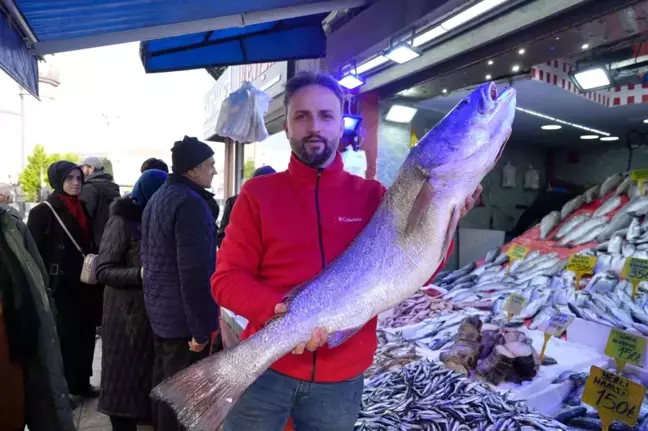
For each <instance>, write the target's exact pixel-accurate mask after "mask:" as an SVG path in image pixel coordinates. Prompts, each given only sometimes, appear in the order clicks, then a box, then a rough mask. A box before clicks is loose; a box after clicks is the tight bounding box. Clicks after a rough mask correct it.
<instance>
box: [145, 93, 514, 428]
mask: <svg viewBox="0 0 648 431" xmlns="http://www.w3.org/2000/svg"><path fill="white" fill-rule="evenodd" d="M515 105H516V93H515V90H514V89H512V88H508V89H506V90H504V91H503V92H502V93H501V94H498V91H497V87H496V86H495V84H494V83H486V84H484V85H481V86H480V87H479V88H477V89H476V90H475V91H474V92H472V93H471V94H470V95H468V96H467V97H465V98H464V99H463V100H461V101H460V102H459V103H458V104H457V106H455V108H454V109H453V110H452V111H450V113H449V114H448V115H446V116H445V117H444V118H443V119H442V120H441V121H440V122H439V123H438V124H437V125H436V126H435V127H434V128H433V129H432V130H431V131H430V132H429V133H427V134H426V135H425V136H424V137H423V138H422V139H421V140H420V141H419V143H418V144H417V145H416V146H415V147H414V148H413V149H412V150H411V151H410V153H409V155H408V156H407V158H406V160H405V161H404V162H403V165H402V166H401V169H400V171H399V173H398V177H397V179H396V181H395V182H394V184H393V185H392V186H391V187H390V188H389V190H388V192H387V194H386V195H385V197H384V198H383V200H382V202H381V204H380V206H379V207H378V209H377V211H376V213H375V214H374V216H373V217H372V219H371V221H370V222H369V224H368V225H367V226H366V227H365V229H364V230H363V231H362V232H361V233H360V235H359V236H358V237H357V238H356V239H355V241H353V243H352V244H351V245H350V246H349V248H348V249H347V250H346V251H345V252H344V253H342V255H340V256H339V257H338V258H337V259H336V260H335V261H333V262H332V263H331V264H330V265H329V266H328V267H327V268H326V269H324V271H322V272H321V273H320V274H319V275H318V276H317V277H315V278H313V279H312V280H310V281H308V282H306V283H304V284H303V285H301V286H298V288H296V289H295V291H294V292H293V294H292V295H290V297H289V298H287V299H286V300H287V302H288V306H289V311H288V313H286V314H285V315H283V316H282V317H280V318H278V319H274V320H272V321H271V322H270V323H268V324H267V325H266V326H265V327H264V328H263V329H261V330H260V331H259V332H257V333H256V334H254V335H253V336H251V337H250V338H248V339H246V340H245V341H242V342H241V343H239V344H237V345H235V346H233V347H231V348H229V349H227V350H224V351H222V352H219V353H217V354H215V355H212V356H210V357H208V358H206V359H204V360H202V361H200V362H198V363H197V364H194V365H192V366H191V367H189V368H187V369H185V370H183V371H180V372H179V373H177V374H176V375H174V376H172V377H171V378H169V379H167V380H165V381H163V382H162V383H161V384H159V385H158V386H156V387H155V388H154V389H153V392H152V396H153V397H154V398H156V399H160V400H163V401H165V402H167V403H168V404H169V405H170V406H171V407H172V408H173V410H174V411H175V412H176V414H177V416H178V419H179V420H180V422H181V423H182V424H183V425H184V426H186V427H187V428H189V429H190V430H201V431H202V430H205V431H207V430H209V431H211V430H214V429H217V428H218V425H219V424H220V423H221V422H222V421H223V419H224V418H225V416H226V415H227V413H228V412H229V410H230V409H231V408H232V407H233V406H234V404H235V403H236V402H237V400H238V399H239V397H240V396H241V394H242V393H243V392H244V391H245V389H246V388H247V387H248V386H249V385H251V384H252V383H253V382H254V381H255V380H256V379H257V378H258V377H259V376H260V375H261V374H262V373H263V372H265V371H266V370H267V369H268V367H270V366H271V365H272V364H273V363H274V362H275V361H277V360H278V359H280V358H281V357H283V356H284V355H286V354H289V353H290V352H291V351H292V350H293V349H294V348H295V346H297V345H299V344H301V343H304V342H306V341H308V340H309V339H310V337H311V334H312V333H313V330H314V329H315V328H324V329H325V330H326V331H327V332H328V333H329V334H330V336H329V342H328V344H329V346H330V347H335V346H338V345H340V344H342V343H344V341H345V340H346V339H347V338H348V337H350V336H351V335H353V334H354V333H355V331H357V330H358V329H359V328H361V327H362V326H363V325H364V324H365V323H367V322H368V321H369V320H371V319H372V318H373V317H374V316H376V315H378V314H379V313H381V312H383V311H385V310H388V309H390V308H392V307H394V306H396V305H397V304H398V303H400V302H401V301H403V300H405V299H407V298H408V297H409V296H411V295H412V294H413V293H414V292H416V291H417V290H418V289H419V288H420V287H421V286H422V285H423V284H424V283H425V282H426V281H427V280H428V279H429V278H430V276H431V275H432V273H433V272H434V271H435V270H436V268H437V267H438V266H439V264H440V263H441V260H442V259H443V257H444V256H445V253H446V251H447V248H448V245H449V244H450V240H451V239H452V237H453V234H454V231H455V229H456V226H457V223H458V221H459V217H460V210H461V208H462V207H463V205H464V202H465V201H466V199H467V198H468V197H469V196H471V195H472V194H473V192H474V191H475V189H476V188H477V186H478V185H479V184H480V183H481V181H482V180H483V178H484V176H485V175H486V174H487V173H488V172H489V171H490V170H491V169H492V168H493V166H494V165H495V163H496V161H497V159H498V158H499V156H500V155H501V153H502V151H503V149H504V145H505V143H506V141H507V140H508V138H509V136H510V134H511V124H512V123H513V118H514V116H515ZM360 268H361V269H362V271H360V270H359V269H360Z"/></svg>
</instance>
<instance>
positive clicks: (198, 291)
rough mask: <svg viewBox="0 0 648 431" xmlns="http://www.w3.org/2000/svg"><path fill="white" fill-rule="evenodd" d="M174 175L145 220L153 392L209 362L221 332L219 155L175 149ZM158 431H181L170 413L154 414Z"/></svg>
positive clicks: (194, 144) (205, 149) (190, 145)
mask: <svg viewBox="0 0 648 431" xmlns="http://www.w3.org/2000/svg"><path fill="white" fill-rule="evenodd" d="M171 152H172V162H173V166H172V171H173V173H172V174H169V176H168V178H167V180H166V182H165V183H164V185H163V186H162V187H161V188H160V189H159V190H158V191H157V192H156V193H155V194H154V195H153V197H152V198H151V200H150V201H149V203H148V205H147V206H146V208H145V209H144V214H143V217H142V244H141V257H142V265H143V268H144V271H143V272H144V277H143V288H144V303H145V306H146V312H147V314H148V317H149V320H150V322H151V328H152V330H153V338H154V341H153V342H154V352H155V360H154V366H153V385H154V386H155V385H157V384H158V383H160V382H161V381H162V380H164V379H166V378H167V377H170V376H172V375H173V374H175V373H177V372H178V371H180V370H182V369H184V368H186V367H188V366H189V365H191V364H192V363H194V362H196V361H198V360H200V359H202V358H203V357H205V356H206V355H208V354H209V349H206V348H205V347H206V346H207V344H208V343H209V340H210V337H211V334H212V331H214V330H216V329H217V327H218V306H217V305H216V303H215V302H214V300H213V298H212V296H211V289H210V281H209V280H210V277H211V275H212V273H213V272H214V269H215V265H216V232H215V228H216V226H215V223H214V218H213V215H212V211H211V209H210V206H209V201H210V200H213V196H214V195H213V194H212V193H210V192H208V191H207V190H205V189H206V188H208V187H210V186H211V182H212V179H213V177H214V175H215V174H216V170H215V169H214V157H213V155H214V152H213V151H212V149H211V148H210V147H209V146H208V145H207V144H205V143H203V142H200V141H198V139H196V138H192V137H187V136H185V137H184V139H183V140H182V141H178V142H176V143H175V144H174V146H173V149H172V150H171ZM153 420H154V422H156V431H170V430H180V429H181V428H180V425H179V423H178V422H177V420H176V418H175V415H174V414H173V411H172V410H171V408H170V407H168V406H167V405H166V404H163V403H157V402H156V403H155V404H154V406H153Z"/></svg>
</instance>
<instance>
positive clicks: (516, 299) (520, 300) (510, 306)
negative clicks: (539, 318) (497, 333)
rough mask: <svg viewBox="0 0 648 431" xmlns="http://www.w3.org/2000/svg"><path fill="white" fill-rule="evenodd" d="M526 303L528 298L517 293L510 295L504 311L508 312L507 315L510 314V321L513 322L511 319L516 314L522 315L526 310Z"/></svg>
mask: <svg viewBox="0 0 648 431" xmlns="http://www.w3.org/2000/svg"><path fill="white" fill-rule="evenodd" d="M526 302H527V300H526V298H525V297H524V296H522V295H519V294H517V293H511V294H510V295H509V297H508V298H507V299H506V304H504V310H505V311H506V314H508V320H509V321H510V320H511V317H513V316H514V315H516V314H520V313H521V312H522V310H524V307H525V306H526Z"/></svg>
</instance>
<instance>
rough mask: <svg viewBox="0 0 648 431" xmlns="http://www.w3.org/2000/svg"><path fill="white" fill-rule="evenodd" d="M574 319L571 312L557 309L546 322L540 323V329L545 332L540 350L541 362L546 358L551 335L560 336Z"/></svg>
mask: <svg viewBox="0 0 648 431" xmlns="http://www.w3.org/2000/svg"><path fill="white" fill-rule="evenodd" d="M573 321H574V316H572V315H571V314H565V313H561V312H559V311H555V312H554V313H553V314H552V315H551V316H549V317H548V318H547V319H546V320H545V321H544V322H542V323H541V324H540V327H539V328H538V329H540V330H541V331H542V332H544V333H545V334H544V344H543V345H542V350H541V351H540V362H542V361H543V360H544V356H545V351H546V350H547V344H548V343H549V340H550V339H551V337H552V336H554V337H560V336H561V335H562V333H563V332H565V330H566V329H567V327H568V326H569V325H571V323H572V322H573Z"/></svg>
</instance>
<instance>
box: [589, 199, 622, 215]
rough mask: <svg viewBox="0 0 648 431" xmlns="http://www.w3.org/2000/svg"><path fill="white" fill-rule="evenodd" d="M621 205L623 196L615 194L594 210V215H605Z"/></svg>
mask: <svg viewBox="0 0 648 431" xmlns="http://www.w3.org/2000/svg"><path fill="white" fill-rule="evenodd" d="M619 205H621V198H620V197H619V196H613V197H611V198H610V199H608V200H607V201H605V203H604V204H603V205H601V206H600V207H599V208H598V209H597V210H596V211H594V215H593V216H592V217H600V216H603V215H605V214H607V213H609V212H612V211H614V210H615V209H617V208H618V207H619Z"/></svg>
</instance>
